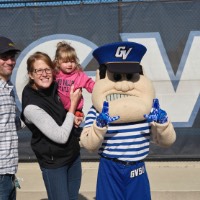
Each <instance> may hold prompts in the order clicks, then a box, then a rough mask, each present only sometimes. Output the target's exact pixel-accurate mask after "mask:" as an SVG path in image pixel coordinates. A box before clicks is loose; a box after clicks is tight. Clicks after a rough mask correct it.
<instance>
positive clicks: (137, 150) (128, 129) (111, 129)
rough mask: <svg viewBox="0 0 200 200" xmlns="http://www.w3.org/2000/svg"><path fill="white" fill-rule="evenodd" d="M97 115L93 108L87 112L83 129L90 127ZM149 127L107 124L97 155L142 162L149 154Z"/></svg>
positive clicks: (143, 124) (145, 124)
mask: <svg viewBox="0 0 200 200" xmlns="http://www.w3.org/2000/svg"><path fill="white" fill-rule="evenodd" d="M98 115H99V113H98V112H97V111H96V109H95V108H94V107H91V109H90V110H89V112H88V114H87V117H86V120H85V127H90V126H92V124H93V122H94V120H95V119H96V117H97V116H98ZM149 143H150V125H149V123H147V122H146V121H141V122H137V123H123V124H122V123H121V124H120V123H118V124H114V123H113V124H109V126H108V130H107V133H106V135H105V136H104V141H103V143H102V145H101V147H100V148H99V155H102V156H104V157H109V158H117V159H119V160H123V161H139V160H143V159H144V158H145V157H146V156H147V155H148V154H149Z"/></svg>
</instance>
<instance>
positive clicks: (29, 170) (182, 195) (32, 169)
mask: <svg viewBox="0 0 200 200" xmlns="http://www.w3.org/2000/svg"><path fill="white" fill-rule="evenodd" d="M98 164H99V163H98V162H82V168H83V176H82V184H81V188H80V194H79V200H94V199H95V187H96V179H97V170H98ZM146 167H147V171H148V176H149V180H150V185H151V191H152V200H200V162H149V161H148V162H146ZM17 177H18V179H19V181H20V185H21V189H18V190H17V200H47V194H46V191H45V187H44V183H43V180H42V176H41V172H40V169H39V166H38V164H37V163H19V168H18V173H17Z"/></svg>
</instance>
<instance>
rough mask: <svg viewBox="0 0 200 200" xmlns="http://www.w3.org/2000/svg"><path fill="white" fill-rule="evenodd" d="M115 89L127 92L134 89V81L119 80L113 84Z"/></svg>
mask: <svg viewBox="0 0 200 200" xmlns="http://www.w3.org/2000/svg"><path fill="white" fill-rule="evenodd" d="M115 89H116V90H118V91H122V92H127V91H129V90H133V89H134V83H133V82H128V81H119V82H116V84H115Z"/></svg>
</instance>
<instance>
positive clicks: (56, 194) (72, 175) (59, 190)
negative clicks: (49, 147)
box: [41, 156, 82, 200]
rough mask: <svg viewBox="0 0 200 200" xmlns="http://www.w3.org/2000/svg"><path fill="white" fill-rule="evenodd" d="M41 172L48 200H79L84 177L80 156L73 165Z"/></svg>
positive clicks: (43, 169)
mask: <svg viewBox="0 0 200 200" xmlns="http://www.w3.org/2000/svg"><path fill="white" fill-rule="evenodd" d="M41 170H42V176H43V180H44V183H45V187H46V190H47V194H48V200H78V193H79V189H80V185H81V175H82V169H81V159H80V156H79V157H78V158H77V159H76V160H75V161H74V162H73V163H72V164H71V165H65V166H63V167H60V168H56V169H46V168H41Z"/></svg>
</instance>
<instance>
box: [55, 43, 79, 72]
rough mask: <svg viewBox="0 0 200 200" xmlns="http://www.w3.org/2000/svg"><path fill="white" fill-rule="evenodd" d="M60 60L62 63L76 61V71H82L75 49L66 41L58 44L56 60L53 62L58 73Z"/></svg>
mask: <svg viewBox="0 0 200 200" xmlns="http://www.w3.org/2000/svg"><path fill="white" fill-rule="evenodd" d="M60 60H61V61H62V62H68V61H74V62H75V63H76V70H78V71H82V68H81V66H80V63H79V59H78V56H77V54H76V51H75V49H74V48H73V47H72V46H71V45H70V44H69V43H67V42H65V41H62V42H59V43H58V44H57V49H56V53H55V59H54V61H53V64H54V67H55V70H56V71H59V70H60V69H59V63H58V62H59V61H60Z"/></svg>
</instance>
